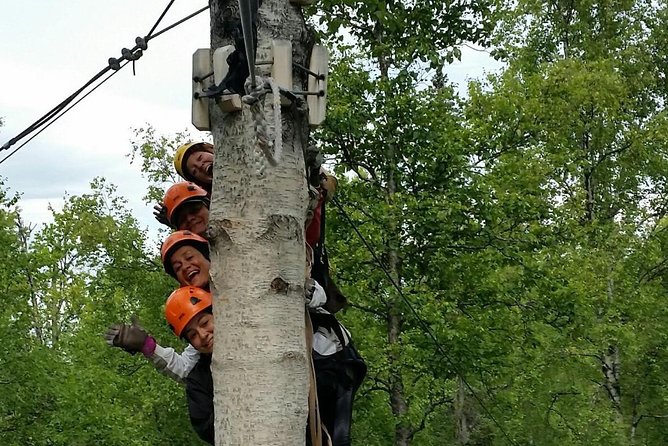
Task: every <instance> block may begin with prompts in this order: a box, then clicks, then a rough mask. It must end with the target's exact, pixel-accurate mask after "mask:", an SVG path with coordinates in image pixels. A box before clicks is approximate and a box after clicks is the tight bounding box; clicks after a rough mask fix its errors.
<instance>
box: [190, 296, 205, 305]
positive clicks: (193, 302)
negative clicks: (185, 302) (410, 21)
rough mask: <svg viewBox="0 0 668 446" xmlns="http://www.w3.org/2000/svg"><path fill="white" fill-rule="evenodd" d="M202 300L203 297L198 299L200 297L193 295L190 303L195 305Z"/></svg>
mask: <svg viewBox="0 0 668 446" xmlns="http://www.w3.org/2000/svg"><path fill="white" fill-rule="evenodd" d="M201 301H202V300H201V299H198V298H196V297H195V296H192V297H191V298H190V303H191V304H193V305H197V304H198V303H200V302H201Z"/></svg>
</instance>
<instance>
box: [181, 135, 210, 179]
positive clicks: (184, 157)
mask: <svg viewBox="0 0 668 446" xmlns="http://www.w3.org/2000/svg"><path fill="white" fill-rule="evenodd" d="M200 145H201V146H202V148H204V147H206V148H207V149H208V148H210V149H211V151H212V152H213V146H212V145H211V144H210V143H208V142H204V141H198V142H189V143H186V144H182V145H181V146H179V148H178V149H176V153H174V168H175V169H176V172H177V173H178V174H179V175H181V177H182V178H185V179H186V180H188V181H193V180H194V178H193V177H192V176H191V175H189V174H188V172H187V171H186V169H185V167H186V160H187V159H188V155H190V153H189V152H190V149H193V148H195V147H198V146H200Z"/></svg>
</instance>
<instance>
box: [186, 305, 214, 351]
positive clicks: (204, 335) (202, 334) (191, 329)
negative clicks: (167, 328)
mask: <svg viewBox="0 0 668 446" xmlns="http://www.w3.org/2000/svg"><path fill="white" fill-rule="evenodd" d="M183 336H184V337H185V338H186V339H187V340H188V342H190V344H191V345H192V346H193V347H195V349H196V350H197V351H198V352H200V353H212V352H213V314H211V313H207V312H206V311H202V312H200V313H199V314H197V315H195V316H194V317H193V318H192V319H191V320H190V322H188V325H186V327H185V328H184V329H183Z"/></svg>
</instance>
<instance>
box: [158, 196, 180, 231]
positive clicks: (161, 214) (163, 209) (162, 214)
mask: <svg viewBox="0 0 668 446" xmlns="http://www.w3.org/2000/svg"><path fill="white" fill-rule="evenodd" d="M153 216H154V217H155V219H156V220H158V222H159V223H162V224H163V225H165V226H169V227H170V228H172V229H176V228H175V227H174V225H172V223H171V222H170V221H169V220H168V219H167V206H165V204H164V203H162V202H159V203H157V204H156V205H155V206H153Z"/></svg>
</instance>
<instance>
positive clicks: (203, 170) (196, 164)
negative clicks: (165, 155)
mask: <svg viewBox="0 0 668 446" xmlns="http://www.w3.org/2000/svg"><path fill="white" fill-rule="evenodd" d="M174 168H175V169H176V172H177V173H178V174H179V175H181V177H183V178H184V179H186V180H188V181H192V182H193V183H195V184H197V185H198V186H200V187H201V188H202V189H204V190H206V191H207V192H208V193H209V194H210V193H211V183H212V182H213V145H212V144H210V143H208V142H203V141H199V142H189V143H186V144H183V145H181V146H179V148H178V149H176V153H174Z"/></svg>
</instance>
